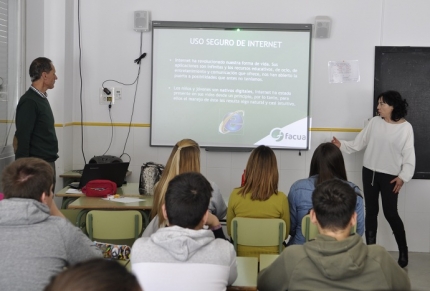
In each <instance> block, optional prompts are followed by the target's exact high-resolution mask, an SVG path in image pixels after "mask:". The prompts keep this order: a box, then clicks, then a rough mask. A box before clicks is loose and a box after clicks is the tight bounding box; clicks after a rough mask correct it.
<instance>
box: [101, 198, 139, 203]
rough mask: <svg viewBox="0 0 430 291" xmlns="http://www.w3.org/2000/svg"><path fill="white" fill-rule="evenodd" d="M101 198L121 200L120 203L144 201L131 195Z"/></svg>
mask: <svg viewBox="0 0 430 291" xmlns="http://www.w3.org/2000/svg"><path fill="white" fill-rule="evenodd" d="M102 199H103V200H109V201H113V202H121V203H133V202H140V201H145V199H140V198H133V197H120V198H112V197H108V198H102Z"/></svg>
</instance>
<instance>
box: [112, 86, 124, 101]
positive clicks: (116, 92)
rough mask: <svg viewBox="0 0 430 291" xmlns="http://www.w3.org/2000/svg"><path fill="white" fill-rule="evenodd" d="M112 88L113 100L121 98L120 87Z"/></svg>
mask: <svg viewBox="0 0 430 291" xmlns="http://www.w3.org/2000/svg"><path fill="white" fill-rule="evenodd" d="M112 89H113V90H112V92H113V95H114V98H115V100H121V99H122V87H115V88H112Z"/></svg>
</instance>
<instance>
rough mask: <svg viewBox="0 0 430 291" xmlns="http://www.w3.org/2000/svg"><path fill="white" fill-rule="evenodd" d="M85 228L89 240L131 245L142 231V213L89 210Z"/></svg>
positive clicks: (134, 211) (135, 211)
mask: <svg viewBox="0 0 430 291" xmlns="http://www.w3.org/2000/svg"><path fill="white" fill-rule="evenodd" d="M86 228H87V232H88V236H89V238H90V239H91V240H95V241H100V242H107V243H111V244H124V245H128V246H131V245H133V243H134V241H135V240H136V239H137V238H138V237H139V235H140V234H141V232H142V214H141V213H140V212H139V211H137V210H91V211H90V212H88V214H87V219H86Z"/></svg>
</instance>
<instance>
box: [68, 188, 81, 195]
mask: <svg viewBox="0 0 430 291" xmlns="http://www.w3.org/2000/svg"><path fill="white" fill-rule="evenodd" d="M66 194H82V191H81V190H79V189H73V188H69V189H67V191H66Z"/></svg>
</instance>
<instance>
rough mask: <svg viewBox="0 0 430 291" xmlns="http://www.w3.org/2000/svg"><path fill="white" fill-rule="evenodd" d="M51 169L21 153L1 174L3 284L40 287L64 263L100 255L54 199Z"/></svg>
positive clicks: (2, 286)
mask: <svg viewBox="0 0 430 291" xmlns="http://www.w3.org/2000/svg"><path fill="white" fill-rule="evenodd" d="M52 175H53V171H52V168H51V167H50V166H49V165H48V163H47V162H45V161H43V160H41V159H38V158H21V159H18V160H16V161H14V162H13V163H12V164H10V165H9V166H7V167H6V168H5V169H4V170H3V173H2V177H1V179H2V185H3V191H4V195H5V199H3V200H2V201H0V258H1V260H0V270H1V271H0V289H1V290H9V291H13V290H26V291H33V290H35V291H40V290H43V288H44V287H45V286H46V285H47V284H48V283H49V280H50V279H51V277H52V276H54V275H56V274H58V273H59V272H61V271H62V270H63V269H64V267H67V266H70V265H74V264H76V263H78V262H82V261H86V260H89V259H92V258H100V257H102V253H101V251H100V250H99V249H98V248H97V247H96V245H95V243H93V242H92V241H90V239H89V238H88V237H87V236H86V235H85V234H84V233H83V232H82V231H81V230H80V229H79V228H77V227H75V226H74V225H72V224H71V223H70V222H69V221H68V220H67V219H66V218H64V216H63V215H62V213H61V212H60V211H59V210H58V208H57V206H56V205H55V203H54V201H53V196H54V194H53V193H52Z"/></svg>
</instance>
